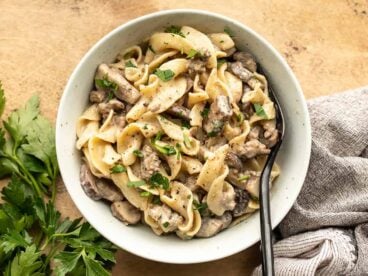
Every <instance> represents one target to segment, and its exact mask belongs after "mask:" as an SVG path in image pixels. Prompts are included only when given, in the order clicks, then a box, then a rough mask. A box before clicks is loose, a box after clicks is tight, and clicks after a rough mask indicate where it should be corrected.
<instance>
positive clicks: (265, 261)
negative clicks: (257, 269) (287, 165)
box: [260, 140, 281, 276]
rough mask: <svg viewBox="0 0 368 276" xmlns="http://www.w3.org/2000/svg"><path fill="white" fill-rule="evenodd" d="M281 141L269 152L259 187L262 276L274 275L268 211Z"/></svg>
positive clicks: (269, 212)
mask: <svg viewBox="0 0 368 276" xmlns="http://www.w3.org/2000/svg"><path fill="white" fill-rule="evenodd" d="M280 145H281V140H280V141H279V142H278V143H277V144H276V145H275V146H274V148H273V149H272V150H271V152H270V154H269V156H268V158H267V161H266V164H265V166H264V169H263V172H262V175H261V183H260V184H261V185H260V205H261V206H260V219H261V251H262V275H263V276H273V275H275V270H274V260H273V246H272V225H271V211H270V184H269V183H270V175H271V171H272V166H273V163H274V162H275V158H276V155H277V152H278V150H279V148H280Z"/></svg>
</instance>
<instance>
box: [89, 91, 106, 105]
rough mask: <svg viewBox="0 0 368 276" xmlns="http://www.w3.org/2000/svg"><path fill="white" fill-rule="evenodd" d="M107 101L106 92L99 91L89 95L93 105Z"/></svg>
mask: <svg viewBox="0 0 368 276" xmlns="http://www.w3.org/2000/svg"><path fill="white" fill-rule="evenodd" d="M105 99H106V91H103V90H97V91H95V90H94V91H91V93H89V101H90V102H91V103H102V102H103V101H104V100H105Z"/></svg>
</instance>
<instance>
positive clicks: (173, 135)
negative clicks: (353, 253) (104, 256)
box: [76, 26, 280, 239]
mask: <svg viewBox="0 0 368 276" xmlns="http://www.w3.org/2000/svg"><path fill="white" fill-rule="evenodd" d="M94 82H95V83H94V89H93V90H92V91H91V92H90V94H89V100H90V104H89V106H88V107H87V109H86V110H85V112H84V113H83V114H82V115H81V116H80V118H79V120H78V122H77V125H76V130H77V131H76V132H77V141H76V147H77V149H78V150H80V151H81V153H82V155H83V159H82V162H83V164H85V165H83V166H82V169H81V180H83V181H81V183H83V185H82V188H83V189H84V191H85V192H86V194H87V195H89V196H90V197H91V198H102V199H104V200H105V201H106V202H108V203H109V204H110V206H111V211H112V214H113V215H114V216H115V217H116V218H117V219H119V220H121V221H122V222H123V223H124V224H126V225H132V224H138V223H140V222H141V223H143V224H145V225H146V226H148V227H150V228H151V229H152V231H153V232H154V233H155V234H157V235H164V234H170V233H174V234H176V235H177V236H178V237H180V238H181V239H191V238H193V237H199V238H201V237H202V238H204V237H211V236H213V235H216V234H217V233H219V232H220V231H222V230H224V229H226V228H228V227H230V226H233V225H236V224H238V223H240V222H241V221H243V220H245V219H247V218H248V217H249V216H250V215H251V214H252V213H254V212H255V211H256V210H257V209H259V203H258V197H259V181H260V175H261V172H262V169H263V167H264V165H265V162H266V159H267V155H268V154H269V153H270V149H271V148H272V147H273V146H274V145H275V144H276V142H277V140H278V139H279V134H278V132H277V129H276V122H275V108H274V103H273V102H272V100H271V99H270V98H269V96H268V86H267V80H266V78H265V77H264V76H263V75H261V74H259V73H257V64H256V62H255V59H254V57H253V56H252V55H251V54H250V53H248V52H244V51H240V50H238V49H237V48H236V38H233V37H232V36H231V35H229V33H228V32H217V33H211V34H205V33H203V32H201V31H199V30H197V29H195V28H192V27H190V26H182V27H178V26H169V27H167V28H165V29H164V30H162V31H158V32H156V33H154V34H152V35H151V36H150V37H149V38H148V39H147V40H145V41H143V42H142V43H140V44H137V45H134V46H131V47H129V48H126V49H122V50H121V51H120V53H119V54H118V55H117V57H116V60H115V62H114V63H112V64H100V65H99V66H98V68H97V72H96V76H95V80H94ZM279 174H280V168H279V166H278V165H277V164H275V165H274V167H273V169H272V172H271V183H270V184H272V182H273V181H274V180H275V179H276V178H277V176H278V175H279ZM112 193H119V194H120V196H119V197H116V196H115V197H114V196H112ZM96 195H99V196H96ZM114 198H115V199H116V198H117V199H119V201H114V200H113V199H114ZM122 198H123V200H121V199H122Z"/></svg>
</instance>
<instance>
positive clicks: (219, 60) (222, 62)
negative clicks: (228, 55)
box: [217, 58, 226, 68]
mask: <svg viewBox="0 0 368 276" xmlns="http://www.w3.org/2000/svg"><path fill="white" fill-rule="evenodd" d="M224 63H226V59H224V58H219V59H218V60H217V68H220V67H221V65H222V64H224Z"/></svg>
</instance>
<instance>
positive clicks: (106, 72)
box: [96, 64, 140, 104]
mask: <svg viewBox="0 0 368 276" xmlns="http://www.w3.org/2000/svg"><path fill="white" fill-rule="evenodd" d="M103 78H107V79H108V80H109V81H111V82H114V83H116V85H117V86H118V89H117V90H116V91H114V94H115V96H116V97H117V98H118V99H120V100H123V101H126V102H128V103H130V104H134V103H136V102H137V101H138V99H139V97H140V93H139V91H138V90H137V89H136V88H135V87H134V86H133V85H131V84H130V83H129V82H128V81H127V80H126V79H125V78H124V77H123V76H122V75H121V74H120V72H119V70H117V69H115V68H110V67H109V66H107V65H106V64H101V65H99V66H98V69H97V74H96V79H103Z"/></svg>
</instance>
